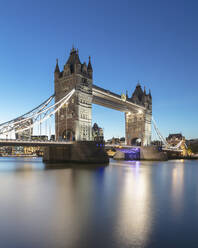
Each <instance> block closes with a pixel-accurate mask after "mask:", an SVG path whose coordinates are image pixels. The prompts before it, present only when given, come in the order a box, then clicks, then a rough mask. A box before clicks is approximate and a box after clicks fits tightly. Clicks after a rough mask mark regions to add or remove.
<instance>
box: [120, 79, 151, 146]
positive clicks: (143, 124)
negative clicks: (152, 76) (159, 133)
mask: <svg viewBox="0 0 198 248" xmlns="http://www.w3.org/2000/svg"><path fill="white" fill-rule="evenodd" d="M127 100H128V101H131V102H133V103H136V104H137V105H140V106H142V107H145V108H144V109H142V110H139V111H136V112H134V111H132V112H130V111H129V112H127V113H125V132H126V134H125V135H126V144H127V145H143V146H147V145H150V143H151V118H152V96H151V92H150V90H149V94H147V93H146V90H145V88H144V91H143V90H142V88H141V86H140V84H139V83H138V84H137V86H136V88H135V91H134V92H133V94H132V96H131V98H128V97H127Z"/></svg>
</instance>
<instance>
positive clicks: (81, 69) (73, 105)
mask: <svg viewBox="0 0 198 248" xmlns="http://www.w3.org/2000/svg"><path fill="white" fill-rule="evenodd" d="M54 85H55V102H57V101H59V100H60V99H61V98H62V97H63V96H64V95H65V94H67V93H68V92H69V91H70V90H71V89H73V88H75V90H76V92H75V95H73V96H72V99H71V101H70V102H69V103H68V105H67V106H64V107H62V108H61V110H60V113H59V112H57V113H56V120H55V124H56V137H57V139H61V138H63V139H64V138H66V139H68V138H69V139H71V140H76V141H79V140H88V141H89V140H92V103H94V104H98V105H101V106H104V107H107V108H112V109H115V110H118V111H122V112H124V113H125V136H126V144H127V145H133V144H135V143H136V140H137V139H138V140H141V143H142V145H144V146H146V145H149V144H150V142H151V117H152V97H151V93H150V92H149V94H147V93H146V90H145V89H144V91H143V90H142V88H141V86H140V84H139V83H138V85H137V86H136V89H135V91H134V93H133V94H132V96H131V97H128V95H124V94H122V95H118V94H115V93H113V92H111V91H109V90H106V89H103V88H101V87H98V86H96V85H94V84H93V69H92V65H91V58H90V57H89V62H88V65H86V62H84V63H81V61H80V58H79V54H78V50H75V49H74V48H72V50H71V52H70V56H69V58H68V60H67V62H66V64H65V65H64V68H63V70H62V71H60V69H59V65H58V60H57V63H56V68H55V72H54Z"/></svg>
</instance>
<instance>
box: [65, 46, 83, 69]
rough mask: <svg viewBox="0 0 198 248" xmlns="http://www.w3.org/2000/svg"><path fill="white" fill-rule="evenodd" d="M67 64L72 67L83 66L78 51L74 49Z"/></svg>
mask: <svg viewBox="0 0 198 248" xmlns="http://www.w3.org/2000/svg"><path fill="white" fill-rule="evenodd" d="M66 64H70V65H74V64H81V62H80V59H79V56H78V50H76V49H75V48H74V47H73V48H72V49H71V52H70V56H69V58H68V60H67V63H66Z"/></svg>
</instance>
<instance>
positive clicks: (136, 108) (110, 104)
mask: <svg viewBox="0 0 198 248" xmlns="http://www.w3.org/2000/svg"><path fill="white" fill-rule="evenodd" d="M92 92H93V103H94V104H98V105H101V106H104V107H107V108H112V109H115V110H118V111H121V112H124V113H125V140H126V145H130V146H131V145H135V146H136V145H141V146H147V145H150V143H151V120H152V97H151V92H150V91H149V93H148V94H147V93H146V90H145V89H144V91H143V90H142V88H141V86H140V84H139V83H138V85H137V86H136V88H135V91H134V92H133V94H132V96H131V97H128V94H126V95H125V94H122V95H118V94H115V93H113V92H111V91H109V90H106V89H103V88H100V87H98V86H96V85H93V87H92Z"/></svg>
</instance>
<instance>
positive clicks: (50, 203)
mask: <svg viewBox="0 0 198 248" xmlns="http://www.w3.org/2000/svg"><path fill="white" fill-rule="evenodd" d="M197 165H198V164H197V162H196V161H169V162H137V161H131V162H129V161H125V162H123V161H113V160H111V163H110V165H109V166H108V167H97V168H90V167H87V166H86V167H84V166H83V167H74V168H72V167H71V166H68V167H67V168H65V169H56V168H54V169H52V170H51V169H47V170H46V166H45V164H43V163H42V161H41V160H40V159H30V158H28V159H25V160H22V159H18V158H9V159H5V158H0V182H1V184H0V185H1V187H0V203H1V204H0V220H1V222H0V246H1V247H28V248H29V247H49V248H50V247H74V248H78V247H88V248H89V247H94V248H97V247H108V248H109V247H115V248H120V247H152V248H153V247H160V248H161V247H162V248H163V247H189V242H191V241H196V238H197V234H196V230H198V214H197V210H196V209H197V208H196V206H197V204H198V198H197V197H196V196H197V194H198V180H197V177H196V174H197V173H198V166H197ZM57 166H58V165H57ZM184 213H185V214H184ZM184 223H185V224H184ZM192 226H193V229H192ZM175 233H181V235H179V238H177V237H176V236H175ZM10 237H12V238H10ZM191 247H192V246H191Z"/></svg>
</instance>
